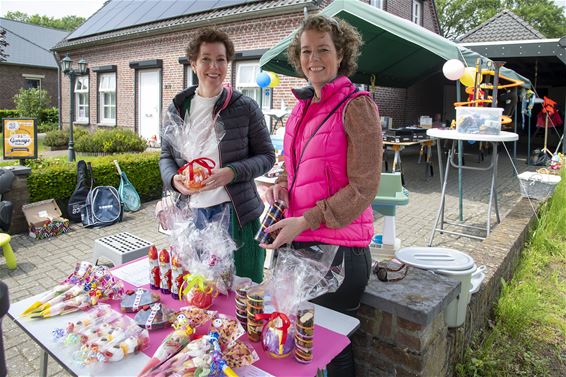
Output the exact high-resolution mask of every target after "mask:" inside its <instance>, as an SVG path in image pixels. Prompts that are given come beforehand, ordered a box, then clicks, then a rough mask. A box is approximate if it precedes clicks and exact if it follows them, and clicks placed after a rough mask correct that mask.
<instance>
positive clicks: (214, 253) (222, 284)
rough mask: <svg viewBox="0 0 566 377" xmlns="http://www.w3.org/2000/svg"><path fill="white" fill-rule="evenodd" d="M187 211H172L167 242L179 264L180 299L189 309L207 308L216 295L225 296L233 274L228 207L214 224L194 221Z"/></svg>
mask: <svg viewBox="0 0 566 377" xmlns="http://www.w3.org/2000/svg"><path fill="white" fill-rule="evenodd" d="M182 205H188V204H187V203H184V204H182V203H178V206H182ZM187 213H188V211H183V210H179V211H174V212H172V218H171V219H170V220H168V221H167V223H168V224H169V226H170V230H171V236H170V242H171V245H172V250H173V252H174V253H175V254H176V258H177V259H178V260H180V261H181V264H182V266H183V270H185V271H189V273H188V274H186V275H184V276H183V280H184V282H183V283H182V286H181V289H180V292H179V294H180V296H181V297H182V298H183V299H184V300H185V301H186V302H187V303H188V304H189V305H192V306H196V307H199V308H202V309H208V308H209V307H210V306H211V305H212V304H213V302H214V299H215V298H216V296H217V295H218V294H228V290H229V288H230V286H231V282H232V278H233V273H234V260H233V252H234V250H235V249H236V245H235V243H234V241H233V240H232V238H231V236H230V234H229V232H228V226H227V224H228V221H227V220H228V219H229V216H230V214H229V208H228V207H226V211H224V213H222V214H220V215H219V216H218V218H217V219H216V220H214V221H209V222H203V221H199V224H198V225H199V226H197V221H196V219H195V217H194V215H192V214H191V215H189V216H187V215H186V214H187Z"/></svg>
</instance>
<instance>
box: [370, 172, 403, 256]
mask: <svg viewBox="0 0 566 377" xmlns="http://www.w3.org/2000/svg"><path fill="white" fill-rule="evenodd" d="M408 203H409V194H408V192H407V191H406V190H405V189H404V188H403V185H402V184H401V173H399V172H397V173H381V181H380V183H379V190H378V192H377V195H376V197H375V198H374V199H373V201H372V203H371V206H372V208H373V209H374V210H375V211H377V212H378V213H380V214H381V215H383V220H384V224H383V232H382V242H381V246H380V247H379V248H378V250H374V251H375V254H377V257H378V259H392V258H393V257H394V254H395V251H396V250H398V249H399V248H400V247H401V241H400V240H399V239H398V238H397V237H396V233H395V213H396V211H397V206H402V205H407V204H408Z"/></svg>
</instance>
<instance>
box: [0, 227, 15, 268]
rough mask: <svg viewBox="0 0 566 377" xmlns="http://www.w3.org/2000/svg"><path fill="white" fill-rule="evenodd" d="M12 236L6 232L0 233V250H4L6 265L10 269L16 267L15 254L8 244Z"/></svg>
mask: <svg viewBox="0 0 566 377" xmlns="http://www.w3.org/2000/svg"><path fill="white" fill-rule="evenodd" d="M11 240H12V237H10V235H9V234H6V233H0V247H2V251H3V252H4V258H6V266H8V268H9V269H10V270H15V269H16V256H15V255H14V250H12V246H11V245H10V241H11Z"/></svg>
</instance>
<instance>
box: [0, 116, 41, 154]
mask: <svg viewBox="0 0 566 377" xmlns="http://www.w3.org/2000/svg"><path fill="white" fill-rule="evenodd" d="M2 132H3V140H4V148H3V154H4V159H5V160H21V159H26V158H37V123H36V120H35V119H33V118H2Z"/></svg>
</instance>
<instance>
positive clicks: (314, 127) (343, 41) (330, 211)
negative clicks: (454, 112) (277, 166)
mask: <svg viewBox="0 0 566 377" xmlns="http://www.w3.org/2000/svg"><path fill="white" fill-rule="evenodd" d="M361 43H362V41H361V37H360V35H359V34H358V32H357V30H355V28H353V27H352V26H350V25H349V24H347V23H346V22H344V21H342V20H339V19H332V18H328V17H324V16H320V15H316V16H311V17H308V18H307V19H306V20H305V21H304V22H303V24H302V26H301V28H300V29H299V31H298V32H297V34H296V36H295V38H294V40H293V41H292V42H291V44H290V46H289V49H288V56H289V61H290V62H291V63H292V64H293V65H294V67H295V69H296V70H297V72H298V73H299V74H300V75H301V76H302V77H304V78H306V79H307V81H308V83H309V86H307V87H306V88H302V89H294V90H293V94H294V95H295V97H296V98H297V100H298V103H297V105H296V106H295V108H294V109H293V112H292V113H291V115H290V116H289V119H288V120H287V124H286V126H285V139H284V146H283V150H284V155H285V171H286V174H284V175H283V176H281V177H280V178H279V179H278V180H277V183H276V184H275V185H274V186H272V187H271V188H270V190H269V191H268V192H267V200H268V201H269V202H270V204H272V203H273V202H275V201H277V200H282V201H284V202H286V204H287V211H286V214H285V215H286V218H285V219H284V220H281V221H280V222H278V223H276V224H274V225H272V226H271V227H270V228H269V231H270V232H273V231H277V230H279V234H278V235H277V237H276V239H275V241H274V242H273V243H272V244H270V245H263V246H264V247H267V248H270V249H275V248H278V247H280V246H281V245H284V244H287V243H293V246H294V247H297V248H300V247H306V246H309V245H312V244H331V245H338V246H340V248H339V249H338V253H337V255H336V258H335V260H334V264H335V265H338V264H341V263H342V261H344V263H345V279H344V282H343V283H342V285H341V286H340V288H339V289H338V290H337V291H336V292H335V293H331V294H326V295H323V296H321V297H319V298H317V299H315V300H313V301H314V302H315V303H317V304H319V305H322V306H325V307H328V308H331V309H334V310H337V311H340V312H342V313H345V314H348V315H355V314H356V311H357V309H358V307H359V305H360V300H361V296H362V294H363V292H364V290H365V287H366V284H367V282H368V280H369V276H370V271H371V255H370V252H369V247H368V246H369V243H370V241H371V238H372V235H373V233H374V232H373V212H372V209H371V202H372V200H373V198H374V197H375V195H376V193H377V189H378V186H379V179H380V174H381V159H382V151H383V145H382V138H381V127H380V124H379V114H378V111H377V107H376V105H375V103H374V102H373V100H372V98H371V97H370V96H369V93H368V92H365V91H360V90H358V89H357V88H356V87H355V86H354V85H353V84H352V82H351V81H350V80H349V79H348V76H349V75H352V74H353V73H354V72H355V71H356V68H357V63H356V60H357V58H358V55H359V48H360V45H361ZM328 372H329V375H330V376H342V377H343V376H355V371H354V361H353V354H352V350H351V347H350V346H348V348H346V349H345V350H344V351H343V352H342V353H341V354H339V355H338V356H337V357H336V358H335V359H334V360H333V361H332V363H331V364H330V365H329V367H328Z"/></svg>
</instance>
